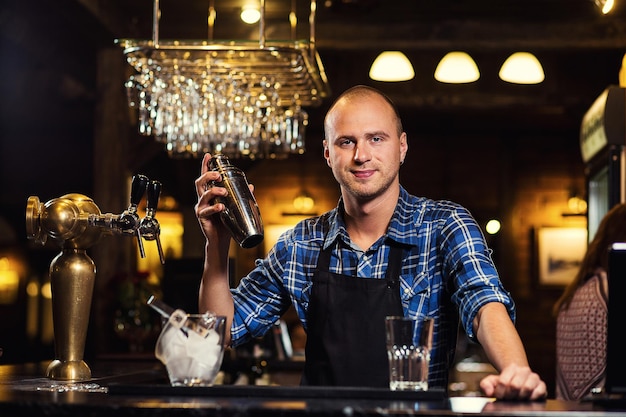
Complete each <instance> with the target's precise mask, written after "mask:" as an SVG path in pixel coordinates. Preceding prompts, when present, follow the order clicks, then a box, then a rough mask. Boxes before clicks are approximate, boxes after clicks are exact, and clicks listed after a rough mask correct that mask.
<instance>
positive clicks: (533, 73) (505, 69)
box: [499, 52, 545, 84]
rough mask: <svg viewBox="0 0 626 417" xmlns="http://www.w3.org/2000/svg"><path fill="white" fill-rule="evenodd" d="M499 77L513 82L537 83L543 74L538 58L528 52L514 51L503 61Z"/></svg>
mask: <svg viewBox="0 0 626 417" xmlns="http://www.w3.org/2000/svg"><path fill="white" fill-rule="evenodd" d="M499 75H500V78H501V79H502V80H503V81H506V82H509V83H513V84H539V83H541V82H542V81H543V80H544V78H545V75H544V73H543V67H542V66H541V63H540V62H539V60H538V59H537V58H536V57H535V56H534V55H533V54H531V53H530V52H516V53H514V54H513V55H511V56H510V57H508V58H507V59H506V61H504V64H502V68H500V73H499Z"/></svg>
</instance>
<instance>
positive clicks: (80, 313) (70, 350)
mask: <svg viewBox="0 0 626 417" xmlns="http://www.w3.org/2000/svg"><path fill="white" fill-rule="evenodd" d="M149 183H150V181H149V179H148V178H147V177H146V176H144V175H137V176H135V177H133V181H132V186H131V197H130V206H129V207H128V209H126V210H125V211H124V212H123V213H122V214H112V213H106V214H102V213H101V212H100V209H99V208H98V206H97V205H96V204H95V203H94V201H93V200H92V199H91V198H89V197H87V196H84V195H82V194H76V193H73V194H66V195H64V196H62V197H60V198H55V199H52V200H50V201H48V202H46V203H45V204H43V203H41V202H40V201H39V198H38V197H36V196H31V197H29V198H28V203H27V206H26V233H27V237H28V239H31V240H34V241H35V242H36V243H40V244H41V245H43V244H45V242H46V240H47V238H48V236H49V237H51V238H52V239H53V240H54V241H55V242H57V243H58V244H59V245H60V246H61V248H62V249H61V253H59V254H58V255H57V256H56V257H55V258H54V259H53V260H52V262H51V263H50V284H51V288H52V320H53V326H54V347H55V356H56V357H57V358H56V359H54V360H53V361H52V362H51V363H50V365H49V366H48V368H47V370H46V376H47V377H49V378H51V379H58V380H68V381H83V380H87V379H91V370H90V369H89V366H88V365H87V364H86V363H85V362H84V361H83V355H84V350H85V341H86V337H87V326H88V323H89V312H90V309H91V299H92V296H93V288H94V283H95V277H96V266H95V263H94V262H93V260H92V259H91V258H90V257H89V255H87V252H86V249H87V248H89V247H91V246H93V245H94V244H96V243H97V242H98V241H99V240H100V238H101V237H102V236H104V235H111V234H121V235H126V236H133V237H136V238H137V241H138V244H139V251H140V253H141V256H142V257H145V253H144V248H143V242H142V234H145V236H144V238H145V239H147V240H157V245H158V247H159V255H160V257H161V262H164V260H163V254H162V249H161V243H160V240H159V231H160V227H159V224H158V222H157V220H156V219H155V218H154V214H155V212H156V207H157V205H158V200H159V194H160V191H161V184H160V183H158V182H157V181H153V182H152V183H150V189H149V192H148V202H147V210H146V211H147V215H146V218H145V219H143V221H142V220H141V219H140V218H139V215H138V214H137V206H138V205H139V203H140V202H141V199H142V198H143V195H144V193H145V192H146V188H147V187H148V184H149ZM142 222H143V224H144V226H142Z"/></svg>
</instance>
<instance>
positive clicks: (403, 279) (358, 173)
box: [195, 85, 546, 400]
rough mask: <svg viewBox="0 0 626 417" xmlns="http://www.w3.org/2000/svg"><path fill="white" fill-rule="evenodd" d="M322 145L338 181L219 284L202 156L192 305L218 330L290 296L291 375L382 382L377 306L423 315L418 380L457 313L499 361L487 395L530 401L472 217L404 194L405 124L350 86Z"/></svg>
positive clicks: (235, 334)
mask: <svg viewBox="0 0 626 417" xmlns="http://www.w3.org/2000/svg"><path fill="white" fill-rule="evenodd" d="M324 133H325V135H324V136H325V137H324V141H323V149H324V158H325V159H326V163H327V165H328V166H329V167H330V169H331V170H332V172H333V175H334V177H335V179H336V180H337V182H338V183H339V187H340V191H341V197H340V199H339V203H338V205H337V207H336V208H335V209H333V210H331V211H330V212H327V213H325V214H323V215H321V216H319V217H314V218H310V219H306V220H304V221H302V222H300V223H298V224H297V225H296V226H295V227H294V228H293V229H291V230H289V231H287V232H285V233H284V234H282V235H281V236H280V237H279V239H278V241H277V243H276V244H275V246H274V247H273V248H272V249H271V250H270V252H269V253H268V255H267V257H266V258H265V259H263V260H258V261H257V264H256V268H255V269H254V270H252V271H251V272H250V273H249V274H248V275H247V276H245V277H243V278H242V279H241V281H240V282H239V284H238V286H237V288H235V289H232V291H231V288H230V286H229V279H228V249H229V242H230V235H229V234H228V231H227V230H226V228H225V227H224V226H223V225H222V224H221V222H220V221H219V217H218V216H217V214H218V213H219V212H220V211H222V210H223V209H224V207H223V205H222V204H214V199H215V197H217V196H223V195H225V194H226V190H225V189H224V188H220V187H210V186H208V184H211V182H212V181H216V180H219V174H218V173H216V172H212V171H209V170H208V169H207V165H208V162H209V160H210V158H211V156H210V155H209V154H207V155H205V156H204V159H203V161H202V170H201V175H200V176H199V177H198V178H197V179H196V181H195V187H196V192H197V195H198V202H197V204H196V207H195V212H196V216H197V218H198V220H199V222H200V225H201V228H202V231H203V233H204V235H205V237H206V246H205V264H204V270H203V274H202V281H201V285H200V292H199V306H200V310H201V311H205V310H211V311H214V312H216V313H218V314H223V315H226V316H227V317H228V319H229V323H231V322H232V324H231V326H230V332H229V333H228V335H227V341H229V342H230V343H231V345H232V346H237V345H239V344H241V343H244V342H246V341H248V340H250V339H251V338H253V337H259V336H262V335H264V334H265V333H266V332H267V331H269V329H270V328H271V326H272V324H273V323H274V322H275V321H276V320H277V319H278V318H279V317H280V316H281V315H282V314H283V313H284V312H285V311H286V310H287V308H288V307H289V306H290V304H293V305H294V307H295V309H296V312H297V314H298V317H299V320H300V321H301V322H302V325H303V328H304V329H305V330H306V332H307V341H306V347H305V365H304V371H303V377H302V384H303V385H335V386H364V387H387V388H388V387H389V374H388V363H387V353H386V346H385V330H384V318H385V316H388V315H405V316H409V317H412V318H417V317H418V315H423V316H429V317H433V318H434V319H435V328H434V336H433V347H432V350H431V363H430V368H429V387H440V388H443V389H447V378H448V373H449V369H450V366H451V365H452V364H453V355H454V351H455V345H456V335H457V329H458V325H459V319H460V322H461V324H462V326H463V328H464V330H465V332H466V333H467V335H468V337H469V339H470V340H472V341H474V342H479V343H480V344H481V345H482V347H483V349H484V350H485V352H486V354H487V356H488V358H489V360H490V362H491V363H492V364H493V365H494V367H495V368H496V369H497V370H498V372H499V373H498V374H494V375H489V376H487V377H485V378H484V379H483V380H482V381H481V383H480V386H481V389H482V390H483V391H484V393H485V395H487V396H490V397H496V398H499V399H522V400H540V399H544V398H545V396H546V384H545V383H544V381H543V380H542V379H541V378H540V376H539V375H538V374H537V373H535V372H533V371H532V369H531V368H530V367H529V363H528V360H527V357H526V352H525V349H524V346H523V344H522V341H521V339H520V337H519V335H518V333H517V330H516V328H515V326H514V320H515V306H514V302H513V300H512V299H511V297H510V294H509V293H508V292H507V291H506V290H505V289H504V288H503V285H502V283H501V281H500V279H499V276H498V273H497V271H496V268H495V266H494V264H493V261H492V258H491V249H489V248H488V247H487V245H486V242H485V240H484V236H483V234H482V232H481V230H480V227H479V226H478V224H477V223H476V221H475V220H474V218H473V217H472V216H471V214H470V213H469V211H468V210H467V209H465V208H464V207H462V206H460V205H458V204H456V203H453V202H450V201H433V200H430V199H428V198H425V197H416V196H413V195H410V194H409V193H408V192H407V191H406V190H405V189H404V188H403V187H402V186H401V185H400V180H399V171H400V166H401V165H402V164H403V162H404V160H405V157H406V154H407V150H408V143H407V135H406V132H404V131H403V128H402V122H401V120H400V116H399V113H398V111H397V109H396V107H395V105H394V104H393V103H392V102H391V100H390V99H389V98H388V97H387V96H386V95H384V94H383V93H382V92H380V91H378V90H376V89H374V88H371V87H368V86H363V85H360V86H355V87H352V88H351V89H348V90H347V91H345V92H344V93H343V94H341V95H340V96H339V97H338V98H337V99H336V100H335V102H334V103H333V104H332V105H331V107H330V109H329V111H328V113H327V114H326V117H325V120H324Z"/></svg>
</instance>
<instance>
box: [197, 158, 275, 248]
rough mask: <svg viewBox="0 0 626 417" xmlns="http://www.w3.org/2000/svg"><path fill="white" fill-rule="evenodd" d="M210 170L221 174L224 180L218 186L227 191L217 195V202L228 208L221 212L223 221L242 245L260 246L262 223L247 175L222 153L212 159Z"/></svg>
mask: <svg viewBox="0 0 626 417" xmlns="http://www.w3.org/2000/svg"><path fill="white" fill-rule="evenodd" d="M209 169H210V170H212V171H217V172H219V173H220V175H221V176H222V181H221V182H215V185H216V186H218V187H224V188H226V189H227V190H228V195H227V196H225V197H216V198H215V202H216V203H222V204H224V207H225V209H224V211H222V212H221V213H220V217H221V219H222V222H223V223H224V224H225V225H226V227H228V229H229V230H230V233H231V235H232V236H233V239H235V240H236V241H237V243H239V245H240V246H241V247H242V248H253V247H255V246H257V245H258V244H259V243H261V242H262V241H263V222H262V220H261V212H260V211H259V206H258V205H257V203H256V200H255V198H254V196H253V195H252V193H251V192H250V188H249V187H248V180H247V179H246V176H245V174H244V173H243V171H242V170H241V169H239V168H237V167H236V166H234V165H232V164H231V163H230V161H229V160H228V157H226V156H225V155H219V154H218V155H215V156H213V157H212V158H211V160H210V161H209Z"/></svg>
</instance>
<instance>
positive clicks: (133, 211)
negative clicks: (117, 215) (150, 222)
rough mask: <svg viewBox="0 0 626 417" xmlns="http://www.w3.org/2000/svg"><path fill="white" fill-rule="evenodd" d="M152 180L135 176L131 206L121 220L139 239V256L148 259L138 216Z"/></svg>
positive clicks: (132, 185) (139, 175)
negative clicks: (139, 207)
mask: <svg viewBox="0 0 626 417" xmlns="http://www.w3.org/2000/svg"><path fill="white" fill-rule="evenodd" d="M149 181H150V180H149V179H148V177H146V176H145V175H141V174H138V175H135V176H134V177H133V181H132V184H131V187H130V206H128V210H126V211H125V212H124V213H122V218H121V220H122V221H123V222H124V223H128V224H127V225H126V226H127V227H126V228H124V229H125V231H128V232H130V233H133V234H134V235H135V237H136V238H137V245H139V254H140V256H141V257H142V258H145V257H146V251H145V249H144V247H143V241H142V240H141V230H140V229H141V228H140V227H139V225H140V223H139V215H137V206H138V205H139V203H140V202H141V199H142V198H143V195H144V194H145V192H146V187H147V186H148V182H149Z"/></svg>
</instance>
